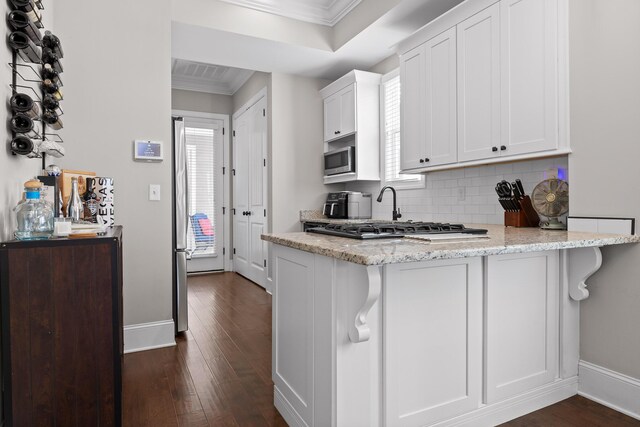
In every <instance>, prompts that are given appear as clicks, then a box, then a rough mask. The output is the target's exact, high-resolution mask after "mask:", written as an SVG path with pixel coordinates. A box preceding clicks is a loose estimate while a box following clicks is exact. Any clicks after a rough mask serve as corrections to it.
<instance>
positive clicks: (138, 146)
mask: <svg viewBox="0 0 640 427" xmlns="http://www.w3.org/2000/svg"><path fill="white" fill-rule="evenodd" d="M133 160H136V161H143V162H161V161H162V160H163V154H162V142H159V141H146V140H140V139H137V140H135V141H133Z"/></svg>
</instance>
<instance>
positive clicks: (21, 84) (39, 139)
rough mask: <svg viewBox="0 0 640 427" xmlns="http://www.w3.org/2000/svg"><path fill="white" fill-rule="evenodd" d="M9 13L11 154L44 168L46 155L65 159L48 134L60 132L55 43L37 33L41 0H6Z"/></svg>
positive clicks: (58, 140)
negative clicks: (31, 160)
mask: <svg viewBox="0 0 640 427" xmlns="http://www.w3.org/2000/svg"><path fill="white" fill-rule="evenodd" d="M9 5H10V7H11V8H12V10H10V12H9V15H8V16H7V22H8V25H9V30H10V33H9V35H8V39H7V42H8V44H9V47H10V48H11V50H12V61H11V63H10V64H9V66H10V68H11V72H12V81H11V84H10V86H11V95H12V98H11V101H10V102H9V109H10V115H9V117H10V119H9V120H10V123H9V128H10V129H11V141H10V142H9V144H10V146H11V153H12V154H13V155H25V156H27V157H29V158H40V159H42V168H43V169H45V166H46V165H45V161H46V160H45V158H46V156H47V153H49V154H50V155H54V156H55V157H62V156H63V155H64V148H63V147H62V146H61V145H60V144H61V143H63V142H64V140H63V139H62V137H61V136H60V135H59V134H58V133H56V132H54V131H53V130H56V131H57V130H60V129H62V120H61V116H62V115H63V114H64V111H63V110H62V108H61V107H60V101H62V99H63V98H62V91H61V90H60V88H61V87H62V79H61V78H60V73H62V64H61V63H60V59H61V58H62V57H63V52H62V47H61V44H60V40H59V39H58V38H57V37H56V36H54V35H53V34H51V33H50V32H49V31H46V32H45V35H44V37H43V35H42V33H41V31H40V30H41V29H44V24H43V22H42V11H43V10H44V7H43V5H42V2H41V1H40V0H9Z"/></svg>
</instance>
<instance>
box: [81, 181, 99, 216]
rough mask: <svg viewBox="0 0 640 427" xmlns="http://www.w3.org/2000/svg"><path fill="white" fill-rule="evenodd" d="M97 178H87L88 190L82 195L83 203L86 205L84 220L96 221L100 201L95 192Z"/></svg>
mask: <svg viewBox="0 0 640 427" xmlns="http://www.w3.org/2000/svg"><path fill="white" fill-rule="evenodd" d="M94 184H95V179H94V178H87V179H86V186H87V191H85V193H84V195H83V196H82V203H83V205H84V220H85V221H89V222H93V223H96V222H97V220H96V214H97V213H98V202H97V201H96V196H95V194H93V191H94V187H95V185H94Z"/></svg>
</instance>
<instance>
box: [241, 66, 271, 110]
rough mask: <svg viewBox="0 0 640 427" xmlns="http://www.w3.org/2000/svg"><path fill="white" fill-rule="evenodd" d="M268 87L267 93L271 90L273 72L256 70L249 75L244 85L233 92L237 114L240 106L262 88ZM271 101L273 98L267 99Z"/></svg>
mask: <svg viewBox="0 0 640 427" xmlns="http://www.w3.org/2000/svg"><path fill="white" fill-rule="evenodd" d="M265 87H266V88H267V94H268V95H270V92H271V74H270V73H261V72H259V71H256V72H255V73H253V74H252V75H251V77H249V80H247V81H246V82H245V83H244V85H242V87H241V88H240V89H238V90H237V91H236V93H234V94H233V111H232V114H235V113H236V112H237V111H238V109H239V108H240V107H242V106H243V105H244V104H246V103H247V102H248V101H249V100H250V99H251V98H252V97H253V96H254V95H255V94H257V93H258V92H260V90H262V88H265ZM267 101H268V102H269V103H271V99H268V100H267Z"/></svg>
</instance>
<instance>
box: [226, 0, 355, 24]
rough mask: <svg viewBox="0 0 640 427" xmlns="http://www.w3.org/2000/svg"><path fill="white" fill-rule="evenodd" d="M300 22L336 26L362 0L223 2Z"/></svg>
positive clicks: (241, 0) (233, 0) (256, 0)
mask: <svg viewBox="0 0 640 427" xmlns="http://www.w3.org/2000/svg"><path fill="white" fill-rule="evenodd" d="M222 1H224V2H226V3H232V4H235V5H237V6H242V7H248V8H250V9H255V10H259V11H261V12H268V13H272V14H274V15H280V16H285V17H287V18H293V19H297V20H299V21H305V22H311V23H314V24H320V25H328V26H330V27H332V26H334V25H335V24H336V23H337V22H338V21H340V20H341V19H342V18H343V17H344V16H345V15H346V14H347V13H349V12H350V11H351V10H352V9H353V8H354V7H356V6H357V5H358V3H360V2H361V1H362V0H222Z"/></svg>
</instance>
